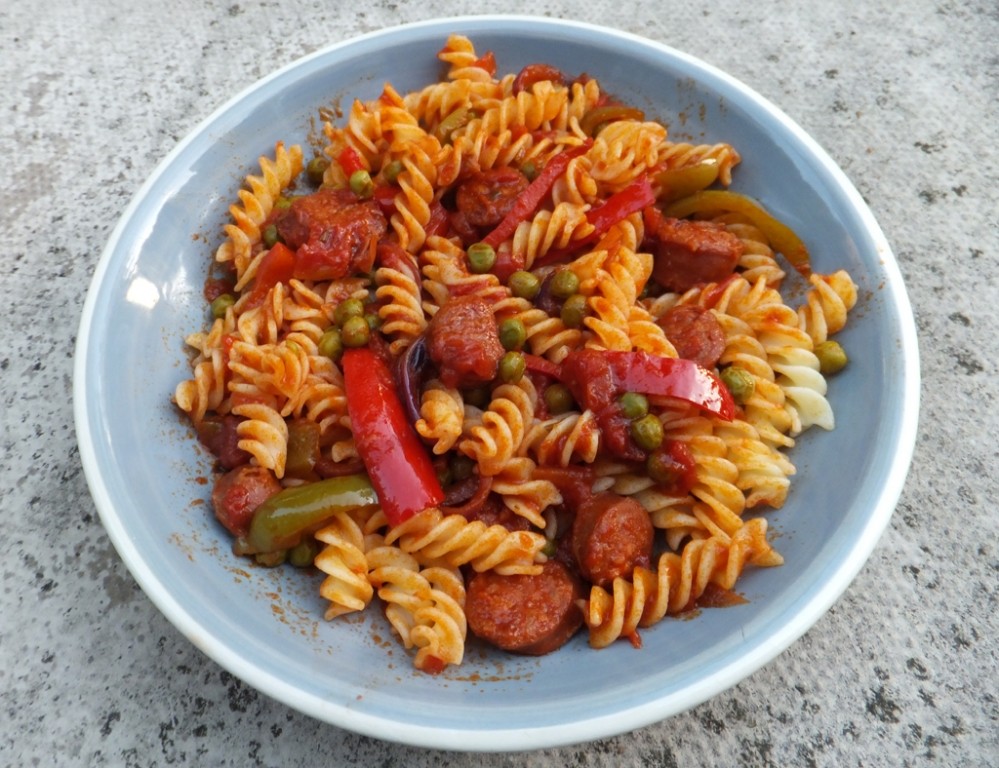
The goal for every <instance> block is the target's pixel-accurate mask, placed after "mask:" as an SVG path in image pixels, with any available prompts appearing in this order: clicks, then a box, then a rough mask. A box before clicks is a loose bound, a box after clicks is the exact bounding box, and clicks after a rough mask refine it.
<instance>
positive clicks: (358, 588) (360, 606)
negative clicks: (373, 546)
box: [313, 511, 374, 621]
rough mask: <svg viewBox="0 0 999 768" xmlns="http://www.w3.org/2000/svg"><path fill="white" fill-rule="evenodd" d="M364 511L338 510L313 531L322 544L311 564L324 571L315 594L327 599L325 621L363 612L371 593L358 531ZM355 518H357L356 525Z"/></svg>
mask: <svg viewBox="0 0 999 768" xmlns="http://www.w3.org/2000/svg"><path fill="white" fill-rule="evenodd" d="M368 514H369V513H367V512H357V511H354V512H347V511H339V512H336V513H335V514H334V515H333V517H332V519H331V520H330V522H329V523H328V524H327V525H326V526H324V527H323V528H320V529H319V530H318V531H316V534H315V536H316V540H318V541H319V542H321V543H323V544H324V545H325V546H324V547H323V549H322V550H321V551H320V552H319V554H317V555H316V557H315V559H314V560H313V564H314V565H315V566H316V568H318V569H319V570H320V571H322V572H323V573H325V574H326V578H325V579H323V583H322V584H321V585H320V587H319V594H320V596H321V597H323V598H325V599H326V600H328V601H329V602H330V605H329V606H328V607H327V608H326V613H325V618H326V620H327V621H329V620H331V619H334V618H336V617H337V616H342V615H343V614H345V613H352V612H355V611H363V610H364V609H365V608H366V607H367V606H368V603H370V602H371V598H372V597H373V596H374V589H373V588H372V586H371V582H370V581H369V580H368V560H367V557H366V556H365V554H364V550H365V542H364V533H363V531H362V525H363V522H364V520H365V518H366V517H367V516H368ZM357 518H360V520H361V523H360V524H359V523H358V520H357Z"/></svg>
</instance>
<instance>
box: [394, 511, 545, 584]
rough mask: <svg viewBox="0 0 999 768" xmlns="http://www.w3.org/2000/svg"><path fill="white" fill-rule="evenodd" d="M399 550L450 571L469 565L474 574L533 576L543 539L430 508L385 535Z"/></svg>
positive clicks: (531, 534)
mask: <svg viewBox="0 0 999 768" xmlns="http://www.w3.org/2000/svg"><path fill="white" fill-rule="evenodd" d="M385 540H386V542H387V543H389V544H392V543H394V542H398V546H399V548H400V549H402V551H404V552H407V553H410V554H412V555H414V556H417V557H419V558H420V559H421V560H423V561H425V562H440V563H443V564H445V565H447V566H449V567H451V568H458V567H460V566H462V565H471V566H472V568H473V569H474V570H476V571H488V570H494V571H496V572H497V573H502V574H517V573H524V574H536V573H539V572H540V571H541V565H540V564H541V563H543V562H544V559H545V558H544V555H542V554H541V550H542V548H543V547H544V545H545V538H544V537H543V536H541V535H540V534H537V533H534V532H533V531H508V530H507V529H506V528H504V527H503V526H502V525H489V526H487V525H486V524H485V523H483V522H482V521H480V520H474V521H469V520H468V519H466V518H465V517H463V516H461V515H444V514H442V513H441V511H440V510H439V509H436V508H434V507H431V508H429V509H425V510H423V512H420V513H419V514H417V515H414V516H413V517H411V518H409V519H408V520H406V521H405V522H403V523H401V524H399V525H397V526H395V527H394V528H392V529H391V530H389V532H388V533H387V534H386V536H385Z"/></svg>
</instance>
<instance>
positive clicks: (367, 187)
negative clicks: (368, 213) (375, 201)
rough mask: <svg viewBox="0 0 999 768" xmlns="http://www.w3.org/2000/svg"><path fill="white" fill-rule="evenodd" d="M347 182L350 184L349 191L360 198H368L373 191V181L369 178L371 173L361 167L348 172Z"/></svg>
mask: <svg viewBox="0 0 999 768" xmlns="http://www.w3.org/2000/svg"><path fill="white" fill-rule="evenodd" d="M347 183H348V184H349V185H350V191H351V192H353V193H354V194H355V195H357V196H358V197H360V198H369V197H371V195H373V194H374V192H375V182H373V181H372V180H371V174H370V173H368V172H367V171H365V170H364V169H363V168H362V169H361V170H359V171H354V172H353V173H352V174H350V179H349V180H348V182H347Z"/></svg>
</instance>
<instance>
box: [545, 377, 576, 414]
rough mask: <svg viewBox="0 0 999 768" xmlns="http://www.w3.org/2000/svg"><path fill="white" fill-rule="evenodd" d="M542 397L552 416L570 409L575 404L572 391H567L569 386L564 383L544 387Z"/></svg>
mask: <svg viewBox="0 0 999 768" xmlns="http://www.w3.org/2000/svg"><path fill="white" fill-rule="evenodd" d="M542 397H543V398H544V401H545V405H546V406H547V407H548V412H549V413H550V414H552V415H553V416H557V415H558V414H560V413H565V412H566V411H570V410H572V406H573V405H575V400H573V398H572V392H570V391H569V388H568V387H567V386H566V385H565V384H551V385H549V386H548V387H546V388H545V393H544V395H543V396H542Z"/></svg>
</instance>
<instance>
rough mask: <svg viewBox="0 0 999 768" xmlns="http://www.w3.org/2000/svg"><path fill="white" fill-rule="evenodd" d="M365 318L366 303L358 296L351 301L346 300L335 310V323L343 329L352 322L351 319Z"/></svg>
mask: <svg viewBox="0 0 999 768" xmlns="http://www.w3.org/2000/svg"><path fill="white" fill-rule="evenodd" d="M363 316H364V302H363V301H361V300H360V299H359V298H357V297H356V296H355V297H353V298H350V299H344V300H343V301H341V302H340V303H339V304H337V305H336V309H334V310H333V322H334V323H336V324H337V325H339V326H341V327H342V326H343V324H344V323H346V322H347V321H348V320H350V318H352V317H363Z"/></svg>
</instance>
